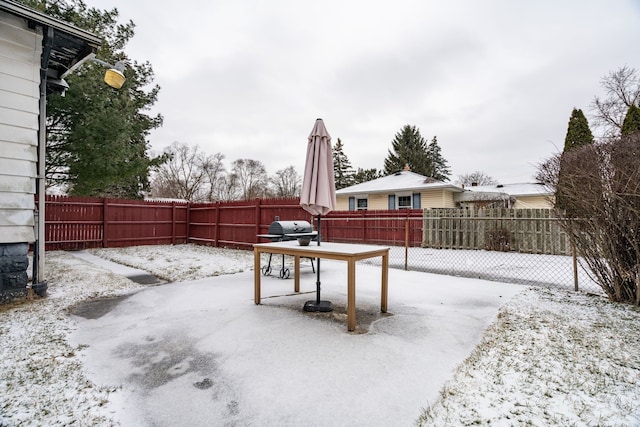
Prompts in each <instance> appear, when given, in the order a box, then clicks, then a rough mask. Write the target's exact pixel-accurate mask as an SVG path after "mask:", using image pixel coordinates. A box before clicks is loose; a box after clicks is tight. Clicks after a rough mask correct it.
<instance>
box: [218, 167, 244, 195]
mask: <svg viewBox="0 0 640 427" xmlns="http://www.w3.org/2000/svg"><path fill="white" fill-rule="evenodd" d="M216 198H217V199H218V200H223V201H229V200H237V199H238V198H239V185H238V176H237V175H236V174H234V173H229V174H226V175H223V176H222V177H220V179H219V180H218V185H217V187H216Z"/></svg>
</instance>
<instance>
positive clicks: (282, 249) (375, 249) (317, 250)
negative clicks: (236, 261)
mask: <svg viewBox="0 0 640 427" xmlns="http://www.w3.org/2000/svg"><path fill="white" fill-rule="evenodd" d="M262 253H271V254H282V255H290V256H293V258H294V291H295V292H300V258H324V259H332V260H338V261H346V262H347V329H348V330H349V331H354V330H355V329H356V261H360V260H363V259H368V258H374V257H378V256H380V257H382V269H381V270H382V271H381V296H380V310H381V311H382V312H383V313H386V312H387V294H388V289H389V248H388V247H385V246H373V245H359V244H347V243H332V242H322V243H321V244H320V245H319V246H318V245H317V244H314V243H312V244H310V245H309V246H301V245H299V244H298V242H297V241H295V240H293V241H284V242H273V243H257V244H254V245H253V257H254V270H253V281H254V301H255V303H256V304H260V258H261V257H260V254H262Z"/></svg>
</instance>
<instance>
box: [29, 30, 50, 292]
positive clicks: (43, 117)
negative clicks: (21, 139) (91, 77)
mask: <svg viewBox="0 0 640 427" xmlns="http://www.w3.org/2000/svg"><path fill="white" fill-rule="evenodd" d="M42 32H43V34H42V37H43V40H42V57H41V60H40V117H39V124H38V172H37V176H36V194H37V196H38V207H37V210H36V212H37V215H36V220H37V224H36V231H37V236H36V244H35V245H34V253H33V257H34V260H33V278H32V281H31V285H32V289H33V290H34V291H35V292H36V293H38V294H39V295H40V294H42V295H43V294H44V293H45V292H46V290H47V283H46V281H44V280H43V279H44V261H45V259H44V256H45V233H44V217H45V175H46V169H45V156H46V146H47V70H48V68H49V56H50V55H51V48H52V46H53V33H54V30H53V28H51V27H43V28H42Z"/></svg>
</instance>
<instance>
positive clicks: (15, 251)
mask: <svg viewBox="0 0 640 427" xmlns="http://www.w3.org/2000/svg"><path fill="white" fill-rule="evenodd" d="M28 252H29V244H28V243H0V302H5V301H9V300H12V299H15V298H21V297H24V296H26V294H27V282H28V280H29V279H28V276H27V268H28V267H29V258H28V257H27V254H28Z"/></svg>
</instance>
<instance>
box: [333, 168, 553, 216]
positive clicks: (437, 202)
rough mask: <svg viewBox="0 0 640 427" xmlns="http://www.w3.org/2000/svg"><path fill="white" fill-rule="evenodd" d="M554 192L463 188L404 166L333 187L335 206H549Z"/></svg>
mask: <svg viewBox="0 0 640 427" xmlns="http://www.w3.org/2000/svg"><path fill="white" fill-rule="evenodd" d="M552 196H553V194H552V193H550V192H548V191H547V190H546V189H545V187H544V186H543V185H541V184H505V185H501V184H498V185H489V186H473V187H470V188H467V189H465V188H463V187H459V186H457V185H453V184H451V183H447V182H441V181H435V180H434V179H432V178H428V177H425V176H423V175H419V174H417V173H414V172H411V171H408V170H404V171H401V172H396V173H394V174H392V175H387V176H384V177H382V178H378V179H374V180H371V181H368V182H363V183H360V184H356V185H352V186H351V187H346V188H342V189H340V190H337V191H336V210H345V211H346V210H349V211H356V210H387V209H388V210H393V209H434V208H477V207H506V208H516V209H524V208H552V207H553V202H552V198H551V197H552Z"/></svg>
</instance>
